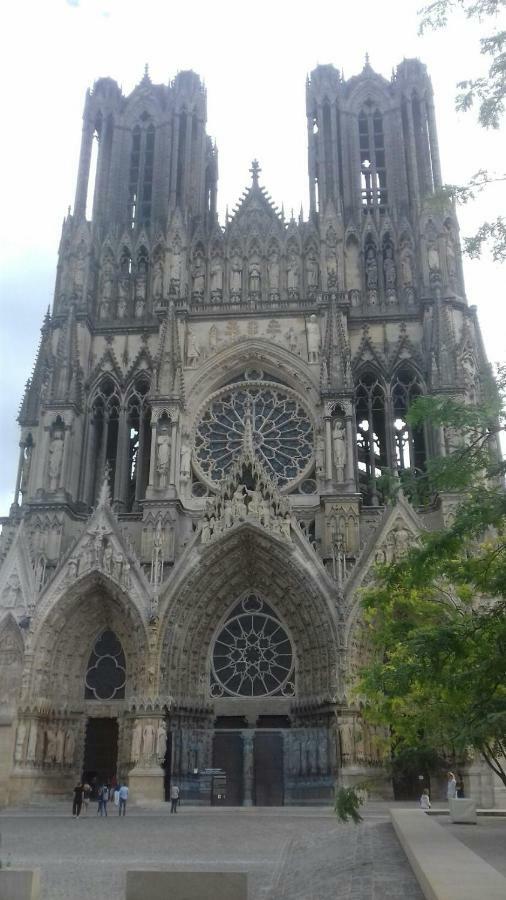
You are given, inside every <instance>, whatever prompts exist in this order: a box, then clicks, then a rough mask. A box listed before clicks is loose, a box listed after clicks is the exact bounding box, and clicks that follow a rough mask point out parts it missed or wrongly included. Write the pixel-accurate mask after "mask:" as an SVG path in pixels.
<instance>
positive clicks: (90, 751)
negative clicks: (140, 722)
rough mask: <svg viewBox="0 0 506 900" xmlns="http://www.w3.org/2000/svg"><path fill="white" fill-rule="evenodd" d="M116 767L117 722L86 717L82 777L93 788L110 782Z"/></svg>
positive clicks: (114, 775)
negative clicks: (101, 783) (100, 783)
mask: <svg viewBox="0 0 506 900" xmlns="http://www.w3.org/2000/svg"><path fill="white" fill-rule="evenodd" d="M117 768H118V722H117V720H116V719H88V722H87V724H86V740H85V744H84V761H83V778H84V780H85V781H87V782H88V784H90V785H91V786H92V787H93V788H95V787H96V786H98V784H99V782H105V783H106V784H111V782H112V780H113V779H114V778H115V777H116V773H117Z"/></svg>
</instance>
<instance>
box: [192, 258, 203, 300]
mask: <svg viewBox="0 0 506 900" xmlns="http://www.w3.org/2000/svg"><path fill="white" fill-rule="evenodd" d="M205 284H206V270H205V266H204V261H203V259H202V254H201V253H197V254H196V256H195V259H194V261H193V266H192V294H194V295H195V296H196V297H201V296H202V295H203V293H204V290H205Z"/></svg>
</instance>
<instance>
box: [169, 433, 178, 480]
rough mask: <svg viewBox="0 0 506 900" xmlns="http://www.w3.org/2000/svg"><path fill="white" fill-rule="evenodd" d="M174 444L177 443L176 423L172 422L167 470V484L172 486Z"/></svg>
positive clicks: (174, 460)
mask: <svg viewBox="0 0 506 900" xmlns="http://www.w3.org/2000/svg"><path fill="white" fill-rule="evenodd" d="M176 443H177V422H174V420H172V427H171V431H170V470H169V484H170V485H173V484H175V482H176Z"/></svg>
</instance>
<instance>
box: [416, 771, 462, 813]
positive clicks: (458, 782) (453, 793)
mask: <svg viewBox="0 0 506 900" xmlns="http://www.w3.org/2000/svg"><path fill="white" fill-rule="evenodd" d="M463 797H464V778H463V776H462V775H461V773H460V772H457V775H456V776H455V775H454V774H453V772H448V776H447V781H446V799H447V800H448V801H449V800H455V798H457V799H458V800H461V799H462V798H463ZM430 806H431V804H430V794H429V789H428V788H425V790H424V791H422V796H421V797H420V807H421V809H425V810H427V809H430Z"/></svg>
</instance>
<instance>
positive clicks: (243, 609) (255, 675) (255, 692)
mask: <svg viewBox="0 0 506 900" xmlns="http://www.w3.org/2000/svg"><path fill="white" fill-rule="evenodd" d="M293 679H294V658H293V650H292V644H291V641H290V638H289V636H288V634H287V632H286V630H285V628H284V627H283V625H282V624H281V622H280V621H279V619H278V618H277V616H276V614H275V613H274V611H273V610H272V609H271V608H270V607H269V606H268V605H267V603H265V602H264V601H263V600H262V599H261V598H260V597H258V596H257V595H256V594H249V595H248V596H247V597H245V598H244V599H243V600H242V601H241V603H239V604H238V606H237V607H236V608H235V610H234V611H233V613H232V614H231V616H230V617H229V618H228V620H227V622H226V623H225V625H224V626H223V627H222V629H221V631H220V632H219V634H218V636H217V638H216V640H215V642H214V647H213V654H212V665H211V696H212V697H224V696H229V697H230V696H232V697H267V696H272V695H282V696H288V697H290V696H293V694H294V680H293Z"/></svg>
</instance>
